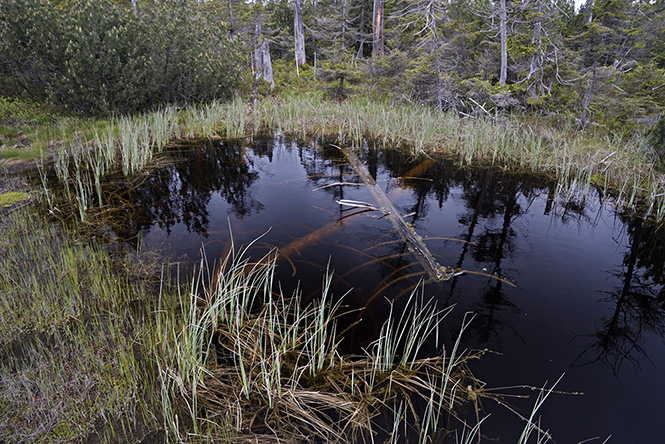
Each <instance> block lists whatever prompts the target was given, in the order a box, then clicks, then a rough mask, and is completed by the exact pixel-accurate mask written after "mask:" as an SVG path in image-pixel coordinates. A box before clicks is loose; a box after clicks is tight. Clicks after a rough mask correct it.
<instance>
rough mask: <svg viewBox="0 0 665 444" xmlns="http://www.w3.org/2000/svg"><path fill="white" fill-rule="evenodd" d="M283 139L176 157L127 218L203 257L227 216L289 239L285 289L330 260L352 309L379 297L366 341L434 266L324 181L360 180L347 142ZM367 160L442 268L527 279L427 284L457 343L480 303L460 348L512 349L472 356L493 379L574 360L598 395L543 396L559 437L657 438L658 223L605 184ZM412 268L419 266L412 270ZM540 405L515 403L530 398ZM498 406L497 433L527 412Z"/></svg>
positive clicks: (314, 279) (217, 248)
mask: <svg viewBox="0 0 665 444" xmlns="http://www.w3.org/2000/svg"><path fill="white" fill-rule="evenodd" d="M274 145H275V146H274V147H273V141H272V139H261V140H259V141H258V142H257V143H256V144H255V145H246V146H243V145H242V144H241V143H238V144H229V145H227V146H223V147H222V148H220V149H217V148H216V147H215V146H212V145H208V146H204V147H199V148H196V147H194V148H192V149H190V150H188V151H186V152H184V153H183V152H181V153H173V156H174V157H177V158H178V159H179V161H178V162H174V163H173V164H172V165H171V166H170V167H169V169H165V170H164V171H162V172H157V173H155V178H154V179H153V181H151V182H150V183H147V184H146V185H145V190H137V191H135V192H133V193H132V194H133V196H135V197H136V199H137V205H140V208H137V209H136V210H134V211H132V212H128V216H127V218H126V219H125V220H124V221H123V223H122V226H123V227H124V230H129V231H131V229H134V230H140V231H142V232H143V234H144V242H145V244H146V245H147V246H149V247H151V246H152V247H155V248H158V249H161V248H163V249H164V250H166V251H168V252H169V254H170V255H171V256H172V257H173V258H175V259H176V260H184V261H191V262H195V261H197V260H198V255H199V253H198V250H199V248H200V247H201V245H205V246H206V252H207V256H208V258H210V259H211V260H213V259H215V258H218V257H219V256H220V255H221V254H222V253H223V252H224V251H225V248H226V246H227V245H228V242H229V224H230V226H231V229H232V231H233V236H234V240H235V242H236V244H237V245H247V244H248V243H249V242H251V241H252V240H253V239H255V238H256V237H257V236H259V235H261V234H263V233H265V235H264V236H263V237H262V238H261V239H260V240H259V241H258V242H257V244H256V246H255V247H254V248H253V250H252V251H253V253H254V254H257V255H258V254H263V253H265V252H267V251H268V249H269V248H270V247H272V246H278V247H280V248H281V251H282V253H283V256H287V257H285V258H283V259H282V260H280V261H279V263H278V270H277V277H278V278H279V280H280V281H281V282H282V286H283V288H284V291H285V293H287V294H288V293H290V292H291V291H292V290H293V289H294V288H295V287H296V279H298V280H299V281H300V286H301V288H302V291H303V293H304V294H305V295H306V296H308V295H315V294H316V293H317V291H319V290H320V287H321V280H322V275H323V271H324V270H325V268H326V266H327V264H328V263H330V268H331V269H333V270H335V272H336V280H335V285H334V288H333V291H334V294H336V295H341V294H344V293H345V292H346V291H347V290H349V289H350V288H352V291H351V292H350V294H349V295H347V296H346V299H345V302H346V303H347V305H349V306H350V307H362V306H363V305H365V304H366V303H368V302H369V305H368V308H367V309H366V311H365V312H364V313H363V319H365V320H366V323H365V324H362V325H363V327H362V331H361V332H359V333H354V334H353V335H352V336H351V337H349V338H346V341H347V342H350V341H354V340H355V341H359V342H360V343H361V345H363V344H365V345H366V342H363V341H366V340H368V337H363V334H365V335H366V336H367V335H369V334H371V332H374V331H376V325H377V324H378V323H380V322H382V319H381V318H382V316H383V315H385V313H386V311H387V309H388V303H387V302H386V298H388V299H395V298H397V299H396V301H395V304H396V307H397V309H399V308H400V304H403V303H404V301H405V299H406V297H404V293H405V292H407V293H408V291H407V290H406V289H408V288H410V287H413V286H414V285H415V284H416V283H417V282H418V280H419V279H421V278H422V279H426V276H423V275H422V273H421V274H419V275H418V274H417V273H418V272H420V271H421V269H420V268H419V265H417V263H416V262H415V261H414V260H413V258H412V257H409V256H408V255H404V256H399V254H400V253H402V252H405V251H407V250H406V248H405V246H404V244H403V243H402V242H399V239H398V238H396V236H395V234H394V233H393V231H392V226H391V224H390V223H389V221H388V220H387V219H386V218H381V217H380V216H381V215H380V214H378V213H376V212H370V213H359V214H356V215H355V216H349V217H347V218H344V219H343V220H341V221H338V222H336V221H337V220H338V219H339V218H340V217H342V216H348V215H350V214H353V213H357V212H358V210H357V209H355V210H344V209H342V208H341V207H340V205H339V204H337V203H336V201H337V200H339V199H352V200H359V201H367V202H373V199H372V196H371V194H370V192H369V191H368V190H367V189H366V188H365V187H353V186H335V187H330V188H325V189H320V190H316V191H314V189H315V188H318V187H321V186H323V185H326V184H330V183H333V182H356V181H358V178H357V177H355V175H354V173H353V171H352V169H351V168H350V167H349V166H348V165H347V164H346V163H345V162H343V161H342V160H341V159H342V156H341V154H340V153H339V152H338V151H336V150H334V149H331V148H327V149H322V148H321V145H324V144H323V143H322V142H321V141H319V142H309V143H308V144H307V145H305V144H296V143H295V142H292V141H288V140H281V141H277V142H276V143H275V144H274ZM312 146H316V147H317V148H316V149H314V148H311V147H312ZM363 156H364V157H363V158H364V160H365V162H366V164H367V167H368V170H369V171H370V172H371V173H372V174H373V175H374V176H375V177H376V180H377V182H378V183H379V185H380V186H381V187H382V188H383V189H384V191H386V193H387V194H388V195H389V196H390V198H391V200H392V201H393V203H394V204H395V206H396V207H397V208H398V209H399V210H400V211H401V212H402V214H404V215H407V214H410V216H407V217H406V220H407V221H408V222H410V223H412V224H413V226H414V228H415V231H416V232H417V233H418V234H419V235H421V236H422V237H423V238H424V240H425V242H426V244H427V246H428V248H429V249H430V251H431V252H432V253H433V254H434V256H435V257H436V259H437V260H438V261H439V262H440V263H441V264H444V265H447V266H452V267H460V268H462V269H468V270H471V271H478V272H486V273H490V274H494V275H497V276H500V277H501V278H504V279H506V280H507V281H509V282H514V283H516V284H517V287H516V288H513V287H511V286H509V285H508V284H506V283H503V282H501V281H499V280H496V279H492V278H489V277H487V276H482V275H465V276H462V277H459V278H456V279H453V280H451V281H448V282H444V283H441V284H428V285H427V287H426V291H427V293H428V294H429V295H431V296H433V297H436V298H437V300H439V301H440V302H441V303H442V304H456V309H455V310H454V311H453V313H452V314H451V315H450V316H449V318H448V319H447V321H446V325H447V327H448V328H449V329H450V331H448V332H447V335H446V338H447V340H448V341H450V340H451V338H453V337H454V336H455V334H456V330H457V329H458V328H459V324H460V322H461V319H462V317H463V316H464V313H465V312H466V311H473V312H475V313H476V318H475V320H474V322H473V323H472V325H471V327H470V328H469V330H468V332H467V334H466V336H465V338H464V341H463V345H464V346H465V347H467V348H489V349H491V350H494V351H497V352H499V353H501V355H486V356H484V357H483V359H482V360H481V361H480V362H477V363H474V364H473V367H472V369H473V370H474V371H475V372H476V374H477V376H479V377H480V379H482V380H485V381H486V382H488V385H489V386H492V387H497V386H512V385H517V384H530V385H534V386H541V385H543V384H544V383H545V381H549V382H550V383H551V382H553V381H555V380H556V379H557V378H558V377H559V376H560V375H561V374H562V373H564V372H566V376H565V377H564V379H563V381H562V383H561V385H560V386H559V387H558V389H560V390H563V391H571V392H584V393H585V394H584V395H583V396H564V395H553V396H552V397H550V398H549V399H548V401H547V403H546V404H545V407H544V409H543V410H542V414H543V426H544V427H545V428H548V429H550V431H551V432H552V433H553V435H554V438H555V439H556V440H557V442H559V443H576V442H579V441H582V440H584V439H588V438H592V437H595V436H602V437H603V439H604V438H605V437H607V436H608V435H609V434H612V435H613V438H612V440H611V441H610V442H617V443H629V442H635V443H652V442H660V441H659V440H660V439H661V438H662V436H661V433H660V430H659V427H658V426H657V425H658V421H657V420H656V419H657V418H656V415H657V414H659V412H660V409H659V407H660V405H661V398H662V395H663V394H665V380H664V379H663V378H662V371H663V370H664V369H665V347H664V345H663V340H662V333H663V330H665V327H664V325H665V319H663V318H664V316H663V305H664V304H665V297H664V295H663V290H662V288H663V287H662V282H663V275H662V273H663V270H662V265H663V250H665V240H664V239H665V235H662V234H660V235H659V237H658V238H655V237H654V236H653V235H652V233H647V234H642V232H648V231H650V230H649V228H648V227H641V224H640V223H639V221H632V222H631V223H630V225H625V224H624V221H623V220H622V219H621V218H620V217H618V216H615V215H614V213H613V212H611V211H609V210H608V209H606V208H601V207H600V206H599V204H598V202H597V200H596V199H595V198H594V197H592V196H590V197H588V198H587V199H586V200H582V199H580V200H578V201H577V202H576V203H575V205H569V206H568V207H567V208H566V207H564V206H561V205H556V204H553V203H552V201H551V197H552V195H551V193H550V189H549V187H548V186H547V184H546V183H543V182H540V181H538V180H537V179H536V178H534V177H532V176H527V175H518V174H503V173H501V172H500V170H496V169H483V170H472V169H464V170H456V169H454V168H453V165H452V163H449V162H444V161H441V162H438V163H437V164H435V165H434V166H432V167H430V168H428V169H426V170H425V171H424V172H420V173H419V175H420V178H419V179H401V178H400V176H402V175H404V174H405V173H406V172H407V171H410V170H411V171H413V170H412V168H413V167H414V166H416V165H418V164H419V162H420V161H416V160H413V159H409V158H408V157H406V156H400V155H398V154H397V153H394V152H370V153H364V154H363ZM651 231H652V230H651ZM125 234H127V233H125ZM450 238H455V239H456V240H453V239H450ZM460 240H467V241H470V242H473V243H474V244H468V243H467V244H465V243H463V242H460ZM376 258H382V260H381V261H380V262H377V261H376V260H375V259H376ZM294 271H295V273H296V276H295V278H294V277H293V276H292V275H293V273H294ZM649 273H650V274H649ZM410 274H416V276H414V277H413V278H404V276H407V275H410ZM654 280H655V281H657V282H654ZM378 289H383V290H382V291H381V292H379V293H377V290H378ZM659 293H660V294H659ZM658 298H659V299H658ZM373 318H376V320H375V321H372V319H373ZM368 332H370V333H368ZM532 402H533V401H532V400H531V401H529V402H528V403H522V402H520V401H517V402H516V404H517V405H518V407H524V408H528V406H530V405H531V403H532ZM486 406H487V407H488V410H491V411H492V412H493V415H492V417H491V418H490V419H489V420H487V421H486V422H485V423H484V431H485V433H486V434H487V435H488V436H490V437H499V438H501V439H502V442H503V440H508V439H510V440H511V441H515V440H516V439H517V436H518V435H519V432H518V430H519V429H520V427H521V423H520V421H518V420H516V419H514V417H512V418H511V415H510V414H507V413H502V411H501V410H498V411H495V410H496V409H493V408H491V404H490V403H489V402H488V403H486ZM659 416H660V415H659ZM592 442H593V441H592ZM598 442H602V439H601V440H600V441H598Z"/></svg>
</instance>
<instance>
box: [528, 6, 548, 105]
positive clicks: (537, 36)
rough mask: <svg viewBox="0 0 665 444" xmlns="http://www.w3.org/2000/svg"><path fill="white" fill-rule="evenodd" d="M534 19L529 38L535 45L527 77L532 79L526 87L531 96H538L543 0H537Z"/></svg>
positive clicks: (540, 76)
mask: <svg viewBox="0 0 665 444" xmlns="http://www.w3.org/2000/svg"><path fill="white" fill-rule="evenodd" d="M536 13H537V16H536V20H535V23H534V24H533V37H532V38H531V44H532V45H534V46H535V50H534V52H533V54H532V55H531V63H530V64H529V75H528V76H527V79H532V78H534V77H537V78H536V79H534V80H532V81H531V82H530V84H529V86H528V88H527V90H528V91H529V93H530V94H531V97H538V96H539V95H540V93H541V92H542V89H543V86H544V85H543V74H544V73H543V63H544V54H543V49H542V37H541V35H542V22H543V0H538V6H537V7H536Z"/></svg>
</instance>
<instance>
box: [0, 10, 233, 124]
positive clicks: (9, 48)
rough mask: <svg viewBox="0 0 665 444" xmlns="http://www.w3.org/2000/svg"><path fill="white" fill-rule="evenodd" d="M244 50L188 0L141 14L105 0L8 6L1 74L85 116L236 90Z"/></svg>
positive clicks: (2, 23) (0, 31)
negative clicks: (63, 4)
mask: <svg viewBox="0 0 665 444" xmlns="http://www.w3.org/2000/svg"><path fill="white" fill-rule="evenodd" d="M239 54H240V51H239V49H238V48H237V46H236V45H235V44H234V43H233V42H232V41H230V40H229V39H228V37H227V31H226V29H225V28H224V27H223V26H222V25H221V24H219V22H218V21H216V20H213V19H208V18H207V17H206V16H205V15H203V14H201V13H200V11H198V9H197V7H196V6H195V5H193V4H190V2H186V1H181V2H172V3H167V4H165V5H162V6H159V7H154V9H153V10H150V11H145V12H144V13H141V14H139V16H138V17H136V16H134V15H133V14H132V13H131V10H129V9H127V8H122V7H118V6H116V5H114V4H113V3H110V2H108V1H106V0H79V1H76V2H75V3H74V4H73V5H71V6H69V7H68V6H62V7H60V8H57V9H56V8H54V7H53V6H52V5H51V4H49V3H48V2H47V1H45V0H5V1H3V2H2V3H0V75H2V76H5V77H9V78H10V79H12V80H13V82H14V83H15V84H16V85H18V86H20V87H21V88H22V89H24V90H26V91H27V92H28V93H29V94H30V95H32V96H33V97H37V98H40V99H44V98H46V99H49V100H52V101H53V103H54V104H55V105H57V106H59V107H62V108H66V109H68V110H69V111H73V112H75V113H79V114H88V115H90V114H94V115H105V114H112V113H125V112H132V111H138V110H142V109H146V108H150V107H153V106H155V105H156V104H161V103H185V102H202V101H208V100H211V99H215V98H220V97H224V96H229V95H230V94H231V93H232V90H233V88H234V87H235V86H236V84H237V83H238V82H239V80H240V75H241V73H240V67H241V58H240V55H239Z"/></svg>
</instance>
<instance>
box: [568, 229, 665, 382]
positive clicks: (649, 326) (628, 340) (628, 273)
mask: <svg viewBox="0 0 665 444" xmlns="http://www.w3.org/2000/svg"><path fill="white" fill-rule="evenodd" d="M624 222H625V223H626V235H627V237H628V239H629V245H628V251H626V253H625V254H624V258H623V264H622V267H621V270H620V271H617V272H615V273H613V275H614V276H615V277H617V278H618V279H619V280H620V282H621V285H619V286H617V288H616V289H615V290H614V291H608V292H606V293H607V296H606V297H605V298H603V299H602V302H604V303H607V304H611V305H612V306H613V309H612V311H611V313H610V314H609V316H607V317H605V318H603V319H601V320H600V321H599V323H598V325H597V328H596V331H595V332H594V333H592V334H590V335H587V336H585V337H587V338H591V341H590V343H589V345H587V346H586V347H585V348H584V349H583V351H582V352H581V353H580V354H579V355H578V357H577V359H576V360H575V364H577V365H588V364H592V363H595V362H601V363H605V364H607V365H609V366H610V367H612V369H613V370H614V372H615V373H619V371H620V370H621V366H622V365H623V364H624V362H629V363H631V364H633V365H634V366H635V367H637V368H639V367H640V363H641V362H643V360H644V359H647V360H648V359H649V357H648V355H647V349H646V344H647V342H648V340H649V338H648V336H649V335H650V334H656V335H659V336H661V337H662V336H663V335H665V233H664V232H663V231H662V230H658V229H657V228H655V227H653V226H652V225H650V224H649V223H647V222H644V221H643V220H640V219H630V218H625V220H624Z"/></svg>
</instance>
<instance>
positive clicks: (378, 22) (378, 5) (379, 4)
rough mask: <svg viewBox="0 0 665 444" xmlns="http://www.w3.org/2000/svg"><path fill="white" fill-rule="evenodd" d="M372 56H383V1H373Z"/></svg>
mask: <svg viewBox="0 0 665 444" xmlns="http://www.w3.org/2000/svg"><path fill="white" fill-rule="evenodd" d="M373 33H374V34H373V35H374V36H373V39H372V54H373V55H375V56H379V55H382V54H383V0H374V19H373Z"/></svg>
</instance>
